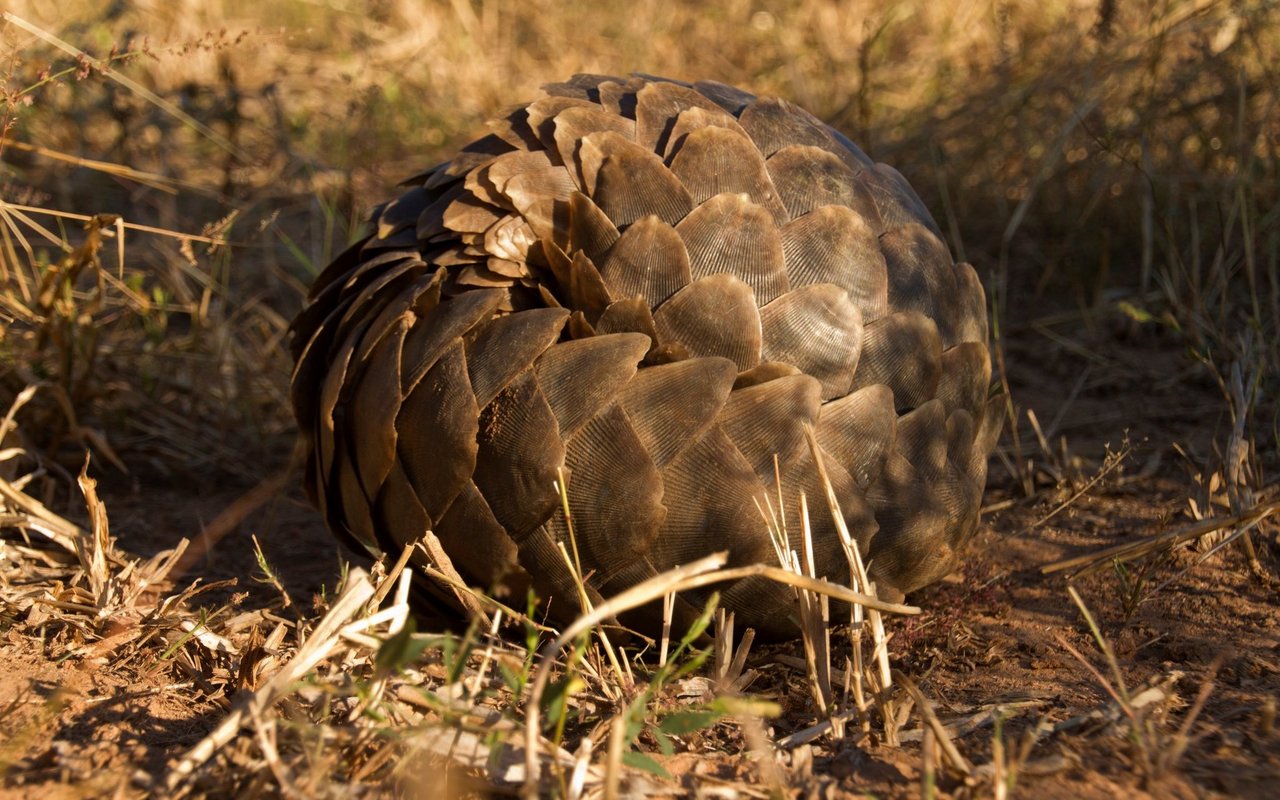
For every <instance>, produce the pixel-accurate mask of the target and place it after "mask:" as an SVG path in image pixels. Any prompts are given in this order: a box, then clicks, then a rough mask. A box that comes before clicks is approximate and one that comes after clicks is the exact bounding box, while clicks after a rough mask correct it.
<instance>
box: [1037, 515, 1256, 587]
mask: <svg viewBox="0 0 1280 800" xmlns="http://www.w3.org/2000/svg"><path fill="white" fill-rule="evenodd" d="M1277 510H1280V500H1272V501H1270V502H1266V503H1260V504H1258V505H1256V506H1254V507H1253V508H1251V509H1249V510H1248V511H1246V512H1244V513H1242V514H1235V515H1232V516H1229V517H1214V518H1211V519H1206V520H1201V521H1200V522H1195V523H1192V524H1191V525H1187V526H1184V527H1182V528H1179V529H1177V530H1173V531H1165V532H1163V533H1158V534H1155V535H1153V536H1148V537H1145V538H1143V539H1139V540H1137V541H1133V542H1125V543H1123V544H1118V545H1113V546H1112V547H1106V548H1103V549H1101V550H1095V551H1094V552H1092V553H1086V554H1084V555H1081V556H1074V557H1072V558H1066V559H1063V560H1061V561H1055V562H1053V563H1052V564H1046V565H1045V566H1043V567H1041V568H1040V571H1041V572H1042V573H1044V574H1046V575H1047V574H1050V573H1054V572H1062V571H1063V570H1070V569H1079V572H1078V573H1077V575H1088V574H1090V573H1092V572H1096V571H1097V570H1099V569H1102V568H1103V567H1105V566H1107V565H1109V564H1111V563H1113V562H1115V561H1132V560H1133V559H1135V558H1141V557H1142V556H1145V555H1148V554H1151V553H1155V552H1160V551H1163V550H1168V549H1170V548H1172V547H1176V546H1177V545H1179V544H1182V543H1183V542H1188V541H1191V540H1193V539H1199V538H1200V537H1202V536H1207V535H1209V534H1211V533H1213V532H1215V531H1220V530H1224V529H1227V528H1243V527H1246V526H1251V525H1256V524H1257V523H1259V522H1261V521H1262V520H1264V519H1267V518H1268V517H1270V516H1271V515H1272V514H1274V513H1276V511H1277Z"/></svg>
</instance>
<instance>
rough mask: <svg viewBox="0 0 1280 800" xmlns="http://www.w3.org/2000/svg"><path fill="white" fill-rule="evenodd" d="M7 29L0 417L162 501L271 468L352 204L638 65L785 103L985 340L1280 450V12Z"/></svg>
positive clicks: (356, 215)
mask: <svg viewBox="0 0 1280 800" xmlns="http://www.w3.org/2000/svg"><path fill="white" fill-rule="evenodd" d="M7 7H8V9H9V10H8V11H7V12H4V14H3V19H0V75H2V76H3V78H4V91H3V98H2V100H0V126H2V128H3V136H4V140H3V143H2V144H0V321H2V324H3V328H2V329H0V393H3V394H4V395H5V396H3V397H0V407H8V404H9V402H10V401H11V400H12V398H13V397H15V396H17V394H18V392H20V391H21V390H23V389H24V388H25V387H28V386H32V385H37V386H38V387H39V391H38V392H37V393H36V395H35V397H34V398H33V399H32V400H31V401H30V404H29V406H28V408H27V409H26V410H24V411H23V412H22V416H21V419H22V420H23V422H24V425H23V428H22V431H23V434H24V435H25V436H26V437H27V441H28V443H30V444H33V445H36V448H35V449H36V451H37V452H44V453H48V454H52V455H54V456H56V455H57V454H58V453H60V452H61V453H63V454H66V455H69V454H77V453H82V452H83V450H84V449H85V448H88V449H90V450H92V451H93V452H94V453H95V457H97V458H99V459H100V460H102V459H105V460H107V461H114V462H117V464H118V466H120V467H127V468H128V469H129V470H130V471H131V472H132V473H133V474H135V475H138V474H147V475H152V474H155V475H159V476H163V477H165V478H167V479H172V480H175V481H184V482H185V481H186V480H192V481H200V480H205V479H207V477H208V476H209V475H237V474H239V475H246V476H248V477H250V478H253V477H254V476H259V475H261V474H262V472H263V470H264V468H265V467H264V465H266V466H270V465H275V464H279V463H280V461H282V460H283V459H284V458H285V457H286V456H287V454H288V452H289V438H290V437H291V435H292V433H291V431H292V428H291V425H292V423H291V421H290V419H289V418H288V412H287V403H286V392H287V383H288V372H289V366H290V365H289V360H288V357H287V355H286V351H285V347H284V345H285V342H286V337H287V331H286V329H287V324H288V320H289V319H290V318H291V317H292V315H293V314H294V313H295V311H296V310H297V309H298V308H299V306H300V304H301V302H302V298H303V295H304V292H305V288H306V285H307V284H308V283H309V281H310V278H311V277H312V276H313V275H314V274H315V273H316V272H317V271H318V270H319V269H320V268H321V267H322V266H323V264H324V263H325V262H326V260H327V259H328V258H329V257H330V256H331V255H332V254H333V253H335V252H336V250H337V249H339V248H340V247H341V246H342V245H343V244H344V243H345V242H346V241H348V240H350V239H351V238H352V237H353V236H354V235H355V234H356V233H357V232H358V230H359V227H360V220H361V214H362V211H363V209H365V208H367V207H368V206H369V205H371V204H372V203H374V202H376V201H378V200H380V199H382V198H385V197H386V196H387V195H388V194H389V193H390V192H392V191H394V184H395V183H396V182H397V181H398V180H400V179H402V178H404V177H406V176H408V175H411V174H413V173H414V172H416V171H419V170H421V169H422V168H424V167H426V166H430V165H431V164H434V163H436V162H437V161H439V160H442V159H443V158H444V157H446V156H447V154H448V152H449V151H450V150H451V149H453V148H455V147H457V146H459V145H460V144H462V143H464V142H465V141H467V140H468V139H469V138H471V137H474V136H475V135H477V133H478V132H480V131H481V130H482V126H483V122H484V120H485V119H486V118H487V117H489V116H493V115H495V114H496V112H498V111H500V110H501V109H502V108H503V107H504V106H506V105H508V104H512V103H514V102H517V101H519V100H521V99H524V98H528V97H530V96H532V95H534V94H535V93H536V91H537V88H538V86H539V85H540V84H542V83H545V82H548V81H553V80H557V79H561V78H563V77H565V76H568V75H570V74H572V73H574V72H603V73H616V74H625V73H627V72H630V71H642V72H650V73H656V74H661V75H665V76H669V77H673V78H684V79H690V80H693V79H699V78H710V79H715V80H719V81H723V82H726V83H730V84H734V85H739V86H743V87H745V88H749V89H751V90H752V91H755V92H757V93H762V94H777V95H780V96H783V97H787V98H789V99H791V100H793V101H795V102H797V103H799V104H800V105H802V106H805V107H807V108H808V109H810V110H811V111H813V112H814V113H815V114H817V115H818V116H820V117H822V118H823V119H826V120H828V121H829V122H830V123H831V124H832V125H834V126H836V127H837V128H839V129H840V130H842V131H844V132H845V133H846V134H848V135H849V136H850V137H851V138H853V139H854V140H855V141H857V142H859V143H860V144H861V145H862V146H863V148H864V149H865V150H866V151H867V152H868V153H870V154H871V155H872V156H873V157H875V158H877V159H878V160H882V161H886V162H889V163H891V164H893V165H895V166H896V167H898V168H899V169H900V170H901V171H902V172H903V173H904V174H905V175H906V176H907V177H908V179H909V180H910V181H911V183H912V184H913V185H914V186H915V188H916V189H917V191H919V192H920V194H921V195H922V196H923V197H924V199H925V201H926V203H927V204H928V205H929V207H930V208H931V209H933V211H934V214H935V216H936V217H937V219H938V221H939V223H940V224H941V225H942V227H943V229H944V231H946V232H947V234H948V237H949V243H950V245H951V247H952V249H953V252H954V253H955V254H956V256H957V257H958V258H959V259H963V260H968V261H970V262H971V263H973V264H974V265H975V266H976V267H977V269H978V272H979V274H981V275H982V276H983V277H984V279H985V280H986V281H987V283H988V286H989V288H990V290H991V291H992V293H993V295H992V299H993V304H992V308H993V311H995V312H996V314H997V315H998V317H999V319H1000V323H1001V324H1000V325H999V326H997V331H999V335H1000V336H1001V337H1005V336H1008V335H1009V332H1010V331H1014V332H1016V331H1017V330H1018V329H1019V326H1021V327H1027V326H1039V328H1040V329H1041V330H1050V329H1051V328H1052V326H1053V325H1055V324H1058V323H1060V322H1062V321H1067V322H1069V323H1070V324H1071V325H1072V326H1073V331H1076V332H1075V333H1073V336H1074V337H1075V338H1074V339H1073V341H1077V342H1084V346H1087V347H1094V346H1095V345H1096V346H1098V347H1102V345H1100V344H1097V343H1098V342H1102V341H1116V340H1123V339H1126V338H1128V339H1133V338H1144V337H1145V338H1147V339H1152V338H1155V339H1159V340H1161V341H1162V342H1165V343H1167V344H1168V345H1169V346H1170V347H1172V348H1174V349H1177V348H1182V349H1184V350H1186V351H1187V352H1189V353H1190V355H1189V356H1188V358H1187V362H1188V363H1191V364H1203V365H1206V366H1207V373H1208V375H1209V378H1214V377H1216V378H1218V379H1220V380H1221V381H1222V383H1223V385H1224V386H1226V385H1227V384H1229V382H1230V381H1229V380H1228V378H1229V375H1230V371H1231V369H1232V368H1233V365H1234V368H1236V369H1237V370H1240V369H1241V366H1243V370H1242V374H1243V375H1244V376H1245V381H1244V382H1245V384H1246V395H1247V397H1246V398H1245V399H1244V406H1242V407H1240V408H1239V409H1238V413H1240V414H1244V413H1245V411H1246V410H1247V411H1250V412H1251V417H1250V419H1251V430H1252V431H1253V433H1254V442H1255V446H1256V447H1257V448H1259V449H1261V450H1263V451H1265V452H1270V453H1274V452H1275V450H1276V441H1277V433H1276V430H1277V427H1276V425H1277V423H1276V416H1275V412H1274V403H1272V402H1271V401H1270V400H1269V398H1270V397H1271V396H1273V395H1274V389H1275V388H1276V386H1275V383H1276V369H1275V367H1276V366H1277V350H1278V348H1277V338H1278V337H1277V327H1278V324H1280V278H1278V276H1277V271H1278V267H1277V260H1278V256H1280V224H1278V222H1280V220H1278V216H1280V204H1277V202H1276V201H1277V193H1278V192H1280V188H1278V187H1280V182H1278V178H1280V176H1278V174H1277V165H1278V161H1277V153H1278V150H1280V107H1278V106H1277V100H1278V98H1280V76H1278V75H1277V74H1276V72H1277V65H1280V27H1278V23H1280V9H1277V7H1276V4H1275V3H1274V2H1269V1H1268V0H1235V1H1234V2H1228V1H1227V0H952V1H951V2H926V0H861V2H839V1H838V0H792V1H791V2H776V3H764V2H751V1H749V0H718V1H717V2H672V1H671V0H627V1H626V2H618V1H617V0H602V1H601V2H596V3H556V2H552V1H551V0H449V1H448V2H445V1H443V0H434V1H432V2H411V1H410V0H370V2H354V1H353V0H328V1H327V2H326V1H324V0H256V2H248V1H247V0H176V1H175V0H163V2H162V1H161V0H114V2H108V3H92V2H87V1H86V0H61V1H60V2H57V3H50V2H47V0H43V1H41V2H36V1H35V0H10V2H9V3H8V4H7ZM1000 353H1001V356H1000V357H1001V358H1003V349H1001V351H1000ZM1017 399H1018V398H1017V396H1016V394H1015V396H1014V400H1015V402H1016V401H1017ZM1227 405H1228V406H1229V405H1230V403H1228V404H1227ZM1231 407H1232V408H1233V409H1235V408H1236V407H1235V406H1231ZM1233 413H1236V411H1233ZM1015 417H1016V414H1015ZM71 460H72V461H74V460H75V459H71ZM1262 461H1263V462H1265V461H1266V459H1265V458H1264V459H1262ZM1253 463H1255V464H1257V463H1261V462H1259V461H1257V460H1256V459H1255V460H1254V462H1253ZM44 468H45V469H47V470H49V471H50V473H51V474H53V473H56V472H57V471H58V470H60V469H65V466H59V459H58V458H56V457H55V458H49V459H48V463H47V464H45V465H44ZM1259 468H1260V467H1259ZM73 483H74V482H70V484H72V485H73Z"/></svg>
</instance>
